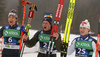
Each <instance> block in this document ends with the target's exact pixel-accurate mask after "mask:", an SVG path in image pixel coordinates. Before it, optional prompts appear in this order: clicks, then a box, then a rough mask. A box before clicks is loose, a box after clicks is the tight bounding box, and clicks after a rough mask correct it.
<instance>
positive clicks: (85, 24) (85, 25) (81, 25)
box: [80, 19, 90, 29]
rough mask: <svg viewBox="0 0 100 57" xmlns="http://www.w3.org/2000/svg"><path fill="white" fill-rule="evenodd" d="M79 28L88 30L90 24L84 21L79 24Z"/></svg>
mask: <svg viewBox="0 0 100 57" xmlns="http://www.w3.org/2000/svg"><path fill="white" fill-rule="evenodd" d="M80 27H86V28H88V29H90V23H89V22H88V20H87V19H86V20H85V21H82V23H81V24H80Z"/></svg>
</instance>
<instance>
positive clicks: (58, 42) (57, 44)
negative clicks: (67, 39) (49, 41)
mask: <svg viewBox="0 0 100 57" xmlns="http://www.w3.org/2000/svg"><path fill="white" fill-rule="evenodd" d="M55 45H56V50H58V51H61V35H60V34H59V37H58V39H57V40H56V41H55Z"/></svg>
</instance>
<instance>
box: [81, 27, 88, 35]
mask: <svg viewBox="0 0 100 57" xmlns="http://www.w3.org/2000/svg"><path fill="white" fill-rule="evenodd" d="M89 31H90V30H89V29H88V28H86V27H80V34H81V35H82V36H85V35H87V34H88V33H89Z"/></svg>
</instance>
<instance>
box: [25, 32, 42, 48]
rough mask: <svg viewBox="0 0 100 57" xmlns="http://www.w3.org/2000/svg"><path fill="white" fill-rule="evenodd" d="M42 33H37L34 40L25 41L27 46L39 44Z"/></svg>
mask: <svg viewBox="0 0 100 57" xmlns="http://www.w3.org/2000/svg"><path fill="white" fill-rule="evenodd" d="M39 33H40V31H38V32H36V33H35V35H34V36H33V37H32V39H30V40H29V39H28V40H27V41H25V45H26V46H27V47H29V48H30V47H33V46H34V45H35V44H36V43H37V42H38V35H39Z"/></svg>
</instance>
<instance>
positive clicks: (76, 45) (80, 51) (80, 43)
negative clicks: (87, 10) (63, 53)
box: [67, 20, 97, 57]
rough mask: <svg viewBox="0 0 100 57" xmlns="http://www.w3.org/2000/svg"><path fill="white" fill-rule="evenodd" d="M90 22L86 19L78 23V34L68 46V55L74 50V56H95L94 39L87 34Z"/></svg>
mask: <svg viewBox="0 0 100 57" xmlns="http://www.w3.org/2000/svg"><path fill="white" fill-rule="evenodd" d="M89 32H90V23H89V22H88V20H85V21H83V22H82V23H81V24H80V36H79V37H77V38H75V39H74V40H73V41H72V43H71V46H69V47H68V50H67V52H68V55H70V54H72V53H73V52H74V51H75V57H95V51H96V42H97V41H96V40H95V39H94V38H92V37H91V36H90V34H89Z"/></svg>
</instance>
